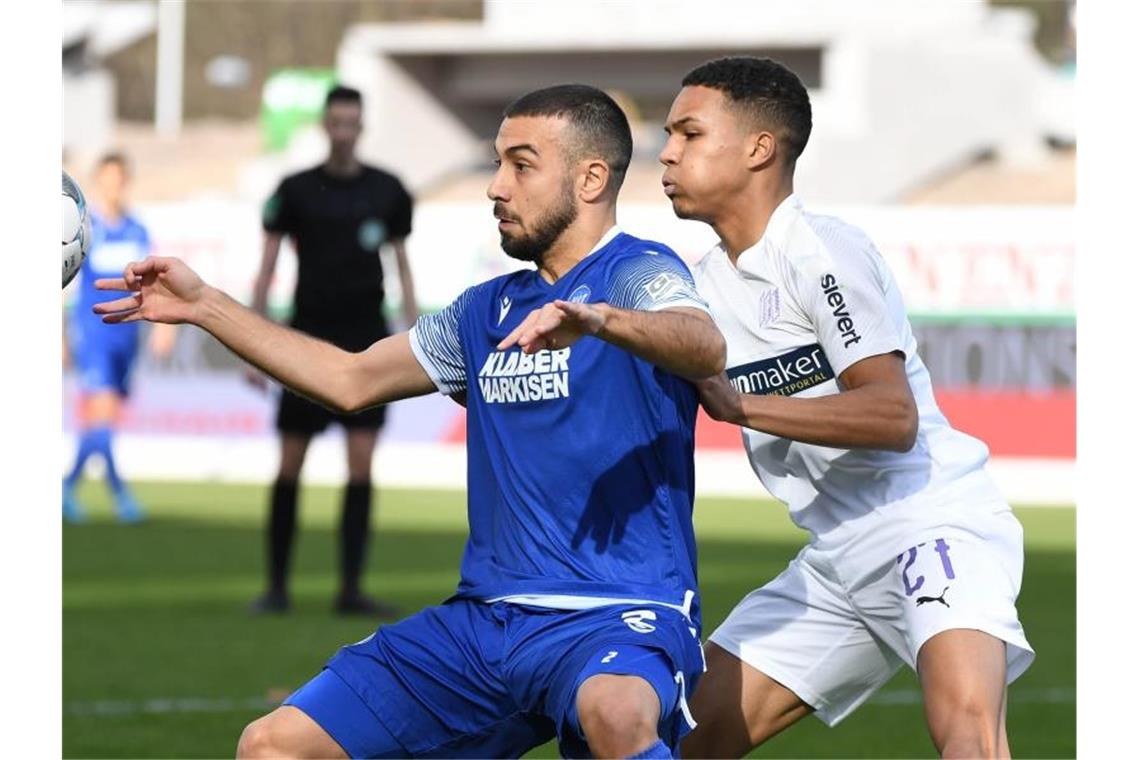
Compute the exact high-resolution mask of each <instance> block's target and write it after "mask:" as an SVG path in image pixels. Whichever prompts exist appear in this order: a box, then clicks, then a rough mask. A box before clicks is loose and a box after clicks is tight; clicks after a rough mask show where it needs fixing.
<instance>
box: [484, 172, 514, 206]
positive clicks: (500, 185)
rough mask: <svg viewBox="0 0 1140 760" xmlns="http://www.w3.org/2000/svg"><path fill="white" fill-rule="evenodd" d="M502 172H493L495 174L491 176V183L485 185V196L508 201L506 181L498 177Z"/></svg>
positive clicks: (508, 194) (494, 199)
mask: <svg viewBox="0 0 1140 760" xmlns="http://www.w3.org/2000/svg"><path fill="white" fill-rule="evenodd" d="M501 175H502V172H495V176H494V177H492V178H491V184H489V185H487V197H488V198H489V199H491V200H493V201H509V200H510V193H509V192H508V191H507V188H506V183H504V182H503V181H502V179H501V178H500V177H501Z"/></svg>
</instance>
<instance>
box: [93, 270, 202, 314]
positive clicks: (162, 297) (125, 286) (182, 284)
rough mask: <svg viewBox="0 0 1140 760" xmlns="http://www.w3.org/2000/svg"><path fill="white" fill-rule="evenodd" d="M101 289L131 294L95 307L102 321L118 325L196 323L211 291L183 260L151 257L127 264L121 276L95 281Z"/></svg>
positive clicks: (96, 285)
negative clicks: (141, 322) (131, 323)
mask: <svg viewBox="0 0 1140 760" xmlns="http://www.w3.org/2000/svg"><path fill="white" fill-rule="evenodd" d="M95 287H96V288H97V289H99V290H119V291H126V292H129V293H131V295H129V296H126V297H125V298H120V299H118V300H115V301H104V302H103V303H98V304H95V307H94V311H95V313H96V314H102V315H103V321H104V322H108V323H111V324H115V323H118V322H137V321H138V320H140V319H145V320H147V321H148V322H165V323H170V324H177V323H179V322H194V321H196V319H197V316H198V312H199V309H200V307H201V302H202V299H203V298H204V297H205V295H206V292H207V290H208V288H207V286H206V283H204V282H202V278H201V277H199V276H198V275H197V274H196V273H195V272H194V270H193V269H191V268H190V267H188V266H186V264H185V262H183V261H181V260H180V259H175V258H169V257H162V256H150V257H148V258H146V259H143V260H142V261H135V262H132V263H130V264H128V265H127V268H126V270H124V271H123V276H122V277H111V278H104V279H99V280H96V281H95Z"/></svg>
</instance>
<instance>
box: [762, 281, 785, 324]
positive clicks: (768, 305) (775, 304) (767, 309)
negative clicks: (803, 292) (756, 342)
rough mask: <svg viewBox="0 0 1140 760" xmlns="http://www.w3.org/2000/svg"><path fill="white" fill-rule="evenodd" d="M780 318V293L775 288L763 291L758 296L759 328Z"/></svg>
mask: <svg viewBox="0 0 1140 760" xmlns="http://www.w3.org/2000/svg"><path fill="white" fill-rule="evenodd" d="M779 316H780V291H779V289H777V288H772V289H771V290H765V291H764V292H763V293H761V294H760V318H759V320H758V321H759V323H760V324H759V326H760V327H763V326H764V325H766V324H770V323H772V322H775V321H776V319H777V318H778V317H779Z"/></svg>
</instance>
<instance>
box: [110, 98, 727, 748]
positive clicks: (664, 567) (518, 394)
mask: <svg viewBox="0 0 1140 760" xmlns="http://www.w3.org/2000/svg"><path fill="white" fill-rule="evenodd" d="M631 151H632V140H631V137H630V129H629V123H628V122H627V121H626V118H625V115H624V114H623V113H622V112H621V110H620V109H619V108H618V106H617V105H616V104H615V103H614V102H613V100H612V99H611V98H609V96H607V95H606V94H605V93H603V92H601V91H599V90H596V89H594V88H592V87H586V86H582V85H563V86H559V87H551V88H547V89H544V90H538V91H536V92H532V93H530V94H528V95H524V96H523V97H522V98H520V99H519V100H517V101H515V102H514V103H513V104H512V105H510V106H509V107H508V108H507V110H506V112H505V118H504V119H503V121H502V124H501V125H500V128H499V133H498V136H497V138H496V140H495V143H494V154H495V158H496V162H497V164H498V170H497V172H496V173H495V177H494V179H493V181H492V182H491V185H490V187H489V188H488V191H487V194H488V196H489V197H490V199H491V200H492V201H493V202H494V209H493V211H494V216H495V217H496V218H497V219H498V220H499V234H500V237H501V240H502V245H503V249H504V251H506V253H507V254H508V255H510V256H512V257H514V258H516V259H519V260H522V261H527V262H532V263H534V264H535V268H533V269H532V268H527V269H524V270H520V271H518V272H515V273H513V274H509V275H505V276H502V277H498V278H495V279H493V280H489V281H487V282H484V283H482V284H479V285H476V286H474V287H472V288H469V289H468V290H466V291H464V292H463V293H462V294H461V295H460V296H459V297H458V298H457V299H456V300H455V301H454V302H453V303H452V304H451V305H450V306H448V307H447V308H445V309H444V310H442V311H441V312H439V313H437V314H434V315H431V316H424V317H421V318H420V319H419V320H418V321H417V322H416V324H415V326H414V327H413V328H412V329H411V330H410V331H409V332H406V333H400V334H398V335H394V336H391V337H388V338H385V339H383V340H380V341H378V342H376V343H374V344H373V345H372V346H371V347H369V348H368V349H367V350H365V351H363V352H361V353H355V354H354V353H350V352H347V351H344V350H342V349H339V348H337V347H335V346H333V345H332V344H329V343H325V342H322V341H320V340H317V339H315V338H312V337H309V336H306V335H303V334H301V333H299V332H296V331H293V330H290V329H289V328H286V327H283V326H280V325H275V324H273V323H271V322H269V321H267V320H265V319H263V318H262V317H260V316H259V315H257V314H256V313H254V312H253V311H250V310H248V309H245V308H244V307H242V306H241V305H240V304H238V303H237V302H236V301H234V300H233V299H231V298H229V297H228V296H226V295H224V294H223V293H221V292H220V291H218V290H216V289H214V288H211V287H209V286H207V285H205V284H204V283H203V282H202V281H201V280H200V279H199V278H198V277H197V275H195V274H194V273H193V272H192V271H191V270H190V269H189V268H187V267H186V266H185V265H184V264H183V263H182V262H180V261H178V260H177V259H169V258H152V259H148V260H147V261H145V262H143V263H141V264H134V265H131V266H130V267H128V268H127V270H126V271H125V273H124V276H123V277H121V278H118V279H115V280H106V281H104V282H102V283H101V287H102V288H104V289H107V290H129V291H132V292H131V294H130V295H128V296H127V297H125V298H120V299H118V300H116V301H111V302H108V303H105V304H100V305H99V306H98V307H97V311H98V312H99V313H100V314H105V315H107V319H108V320H109V321H112V322H118V321H135V320H139V319H147V320H152V321H158V322H171V323H177V322H189V323H192V324H197V325H199V326H201V327H203V328H204V329H206V330H208V331H209V332H211V333H212V334H214V335H215V336H217V337H218V338H219V339H220V340H221V341H222V342H223V343H225V344H226V345H227V346H229V347H230V348H231V349H232V350H233V351H234V352H235V353H237V354H238V355H239V356H241V357H243V358H244V359H246V360H247V361H249V362H251V363H253V364H254V365H256V366H257V367H259V368H260V369H261V370H263V371H264V372H266V373H268V374H269V375H271V376H273V377H276V378H277V379H278V380H280V381H281V382H282V383H284V384H285V385H288V386H290V387H292V388H293V389H295V390H296V391H298V392H299V393H302V394H304V395H306V396H308V397H310V398H313V399H315V400H317V401H319V402H320V403H322V404H324V405H326V406H329V407H331V408H334V409H337V410H340V411H352V410H357V409H363V408H367V407H369V406H372V405H375V404H379V403H384V402H388V401H393V400H396V399H400V398H407V397H410V396H418V395H423V394H426V393H430V392H432V391H436V390H438V391H440V392H441V393H445V394H448V395H452V396H456V395H465V397H466V405H467V410H468V417H467V455H468V489H467V498H468V522H469V525H470V537H469V538H468V541H467V546H466V549H465V552H464V556H463V561H462V564H461V568H460V582H459V588H458V589H457V591H456V593H455V595H454V596H452V597H451V598H450V599H448V600H446V601H445V602H444V603H443V604H441V605H440V606H438V607H431V608H428V609H425V610H423V611H421V612H419V613H417V614H415V615H412V616H411V617H409V618H406V619H404V620H402V621H400V622H398V623H395V624H393V625H387V626H382V627H381V628H379V629H378V630H377V631H376V632H375V633H374V634H372V635H371V636H369V637H368V638H366V639H364V640H363V641H361V642H359V643H357V644H353V645H351V646H346V647H343V648H342V649H341V650H340V651H339V652H338V653H337V654H336V655H335V656H333V657H332V658H331V659H330V660H329V661H328V663H327V664H326V667H325V669H324V670H323V671H322V672H321V673H320V674H319V675H317V676H316V677H315V678H314V679H313V680H311V681H310V682H309V683H307V684H305V685H304V686H302V687H301V688H300V689H299V690H298V691H297V692H295V693H294V694H293V695H292V696H291V697H289V699H287V700H286V702H285V704H284V705H283V706H281V707H279V708H277V709H276V710H274V711H273V712H272V713H270V714H269V715H267V716H265V717H263V718H261V719H259V720H257V721H255V722H253V723H251V724H250V725H249V726H247V727H246V730H245V731H244V732H243V734H242V737H241V741H240V743H239V745H238V755H239V756H240V757H281V756H290V757H343V756H345V755H349V756H353V757H407V756H413V757H442V756H455V757H518V756H520V755H521V754H523V753H524V752H526V751H527V750H529V749H531V748H532V747H534V746H537V745H539V744H542V743H544V742H546V741H548V740H549V739H551V738H553V737H555V736H557V737H558V738H559V742H560V747H561V750H562V752H563V754H565V755H567V756H572V757H581V756H587V755H593V756H596V757H670V756H672V755H674V754H675V753H676V751H677V748H678V746H679V741H680V738H681V736H683V735H684V734H685V733H687V732H688V731H689V730H690V729H691V728H692V726H693V725H694V724H693V721H692V718H691V715H690V713H689V710H688V705H687V701H686V699H687V694H688V693H689V690H690V689H691V687H692V686H693V684H694V683H695V681H696V679H697V677H698V676H699V674H700V673H701V672H702V669H703V662H702V659H701V649H700V642H699V635H700V603H699V599H698V597H697V594H696V589H697V578H696V546H695V541H694V537H693V525H692V507H693V425H694V421H695V416H696V408H697V393H696V390H695V388H694V386H693V385H692V383H691V382H690V380H692V379H698V378H705V377H709V376H711V375H714V374H716V373H719V372H720V371H721V370H722V369H723V367H724V362H725V347H724V339H723V338H722V336H721V335H720V333H719V331H718V330H717V329H716V327H715V326H714V325H713V323H712V321H711V319H710V318H709V316H708V313H707V307H706V305H705V304H704V302H703V301H702V300H701V299H700V297H699V296H698V295H697V294H696V291H695V289H694V286H693V282H692V278H691V277H690V275H689V272H688V269H687V268H686V267H685V265H684V263H683V262H682V261H681V260H680V259H679V258H678V257H677V256H676V254H674V253H673V252H672V251H671V250H669V249H668V248H667V247H665V246H664V245H661V244H660V243H656V242H652V241H649V240H641V239H638V238H635V237H633V236H631V235H628V234H625V233H623V232H621V231H620V230H619V229H618V228H617V226H616V224H615V222H616V202H617V195H618V189H619V188H620V186H621V182H622V179H623V178H624V174H625V170H626V168H627V167H628V165H629V159H630V154H631Z"/></svg>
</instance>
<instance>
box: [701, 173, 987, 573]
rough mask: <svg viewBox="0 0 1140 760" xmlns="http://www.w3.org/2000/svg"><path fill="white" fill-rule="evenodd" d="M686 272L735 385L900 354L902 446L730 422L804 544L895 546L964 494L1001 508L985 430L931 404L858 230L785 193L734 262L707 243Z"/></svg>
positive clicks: (813, 389)
mask: <svg viewBox="0 0 1140 760" xmlns="http://www.w3.org/2000/svg"><path fill="white" fill-rule="evenodd" d="M694 275H695V279H696V283H697V288H698V290H699V291H700V293H701V295H702V296H703V297H704V298H705V300H706V301H708V304H709V306H710V308H711V312H712V315H713V317H714V318H715V320H716V323H717V325H718V326H719V327H720V329H721V332H722V333H724V337H725V340H726V341H727V343H728V365H727V372H728V376H729V379H730V380H731V382H732V383H733V385H734V386H735V387H736V388H737V389H738V390H740V391H742V392H744V393H753V394H778V395H782V396H795V397H797V398H814V397H818V396H826V395H829V394H833V393H839V392H840V390H841V388H840V385H839V383H838V378H839V376H840V375H841V374H842V373H843V371H844V370H846V369H847V368H848V367H850V366H851V365H852V364H854V363H855V362H857V361H859V360H860V359H865V358H867V357H869V356H875V355H878V354H886V353H891V352H899V353H901V354H903V355H905V359H906V373H907V378H908V379H909V381H910V387H911V391H912V392H913V394H914V398H915V402H916V404H917V406H918V415H919V422H918V438H917V442H916V443H915V445H914V447H913V448H912V449H911V450H910V451H908V452H906V453H897V452H893V451H880V450H871V449H837V448H829V447H826V446H815V445H812V444H808V443H800V442H797V441H791V440H788V439H786V438H778V437H776V436H772V435H768V434H766V433H760V432H757V431H755V430H750V429H748V428H742V432H743V438H744V448H745V451H746V452H747V454H748V457H749V459H750V460H751V463H752V468H753V469H754V470H755V471H756V474H757V475H758V476H759V478H760V480H761V481H762V482H763V484H764V487H765V488H767V489H768V491H769V492H770V493H771V494H772V495H773V496H775V497H776V498H778V499H779V500H781V501H783V502H784V503H785V504H787V506H788V508H789V510H790V511H791V517H792V520H793V521H794V522H795V523H796V524H797V525H799V526H800V527H801V528H803V529H805V530H807V531H808V532H809V533H810V534H811V536H812V542H813V544H816V545H822V546H825V547H826V546H831V547H834V548H843V549H845V550H847V549H850V550H856V549H864V550H867V551H872V552H874V553H875V554H880V553H881V552H895V551H901V550H902V549H903V548H905V547H902V546H899V545H898V544H899V543H903V542H905V541H908V540H910V538H911V537H912V536H913V535H915V531H916V530H919V531H921V530H922V529H923V528H925V527H928V526H934V525H937V524H944V523H945V522H946V521H947V520H951V521H952V520H953V519H954V517H955V515H961V514H962V513H961V511H960V509H961V508H962V506H961V505H963V504H965V503H967V502H969V503H973V504H975V505H978V506H983V507H984V508H986V509H998V508H1005V506H1004V500H1003V499H1002V498H1001V495H1000V493H999V492H998V491H997V489H996V487H995V486H994V485H993V483H992V481H991V480H990V479H989V476H988V475H987V474H986V473H985V471H984V469H983V467H984V465H985V462H986V460H987V458H988V457H989V451H988V449H987V448H986V446H985V444H984V443H982V442H981V441H979V440H977V439H976V438H972V437H971V436H968V435H966V434H964V433H962V432H960V431H957V430H955V429H954V428H952V427H951V426H950V424H949V423H948V422H947V421H946V418H945V417H944V416H943V414H942V412H941V411H940V410H939V409H938V405H937V404H936V403H935V400H934V393H933V390H932V388H931V383H930V375H929V373H928V372H927V369H926V366H925V365H924V364H923V363H922V359H920V358H919V356H918V353H917V343H916V341H915V338H914V335H913V334H912V332H911V327H910V323H909V321H908V320H907V316H906V310H905V308H904V306H903V300H902V296H901V295H900V293H899V290H898V287H897V286H896V284H895V281H894V278H893V277H892V276H891V273H890V271H889V270H888V268H887V266H886V263H885V262H884V261H883V259H882V257H881V256H880V255H879V252H878V251H877V250H876V249H875V246H874V244H873V243H872V242H871V240H870V239H869V238H868V237H867V236H866V235H865V234H864V233H863V232H862V231H861V230H859V229H857V228H855V227H852V226H851V225H848V224H846V223H844V222H843V221H841V220H839V219H836V218H834V217H828V216H819V215H815V214H810V213H807V212H805V211H804V210H803V207H802V206H801V204H800V202H799V200H798V199H797V198H796V196H794V195H793V196H790V197H789V198H787V199H786V200H784V201H783V202H782V203H781V204H780V205H779V206H778V207H777V208H776V210H775V212H774V213H773V215H772V218H771V220H770V221H769V223H768V227H767V229H766V231H765V233H764V236H763V237H762V238H761V239H760V241H759V242H757V243H756V244H755V245H754V246H752V247H751V248H749V249H748V250H746V251H744V252H743V253H741V255H740V257H739V259H738V260H737V264H736V266H733V265H732V263H731V261H730V260H729V258H728V255H727V253H726V252H725V250H724V248H723V247H722V246H717V247H716V248H714V249H713V250H712V251H710V252H709V253H708V254H707V255H705V257H704V258H702V259H701V261H700V262H699V263H698V264H697V266H696V268H695V270H694ZM883 518H890V519H888V520H884V519H883ZM907 545H910V544H907Z"/></svg>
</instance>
